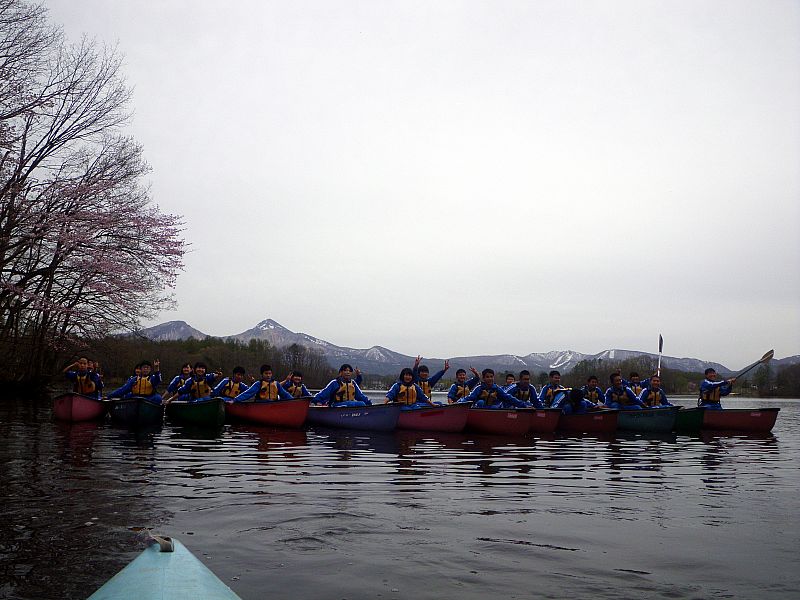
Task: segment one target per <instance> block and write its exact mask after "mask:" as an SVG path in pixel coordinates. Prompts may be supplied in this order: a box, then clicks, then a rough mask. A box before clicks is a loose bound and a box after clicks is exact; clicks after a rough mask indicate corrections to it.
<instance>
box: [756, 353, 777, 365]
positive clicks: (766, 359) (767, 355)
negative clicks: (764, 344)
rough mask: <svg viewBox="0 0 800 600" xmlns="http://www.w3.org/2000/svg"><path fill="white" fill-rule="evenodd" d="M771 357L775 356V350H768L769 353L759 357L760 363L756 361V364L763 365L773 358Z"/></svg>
mask: <svg viewBox="0 0 800 600" xmlns="http://www.w3.org/2000/svg"><path fill="white" fill-rule="evenodd" d="M773 356H775V350H770V351H769V352H767V353H766V354H764V356H762V357H761V360H760V361H758V362H762V363H765V362H767V361H768V360H772V357H773Z"/></svg>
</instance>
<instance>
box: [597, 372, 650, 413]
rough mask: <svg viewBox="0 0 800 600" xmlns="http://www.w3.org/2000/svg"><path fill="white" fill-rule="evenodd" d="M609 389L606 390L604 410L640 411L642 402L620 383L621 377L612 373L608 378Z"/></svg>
mask: <svg viewBox="0 0 800 600" xmlns="http://www.w3.org/2000/svg"><path fill="white" fill-rule="evenodd" d="M609 380H610V381H611V387H610V388H608V389H607V390H606V401H605V404H606V408H615V409H618V410H641V409H642V408H643V407H642V402H641V400H639V398H637V397H636V394H634V393H633V390H631V388H629V387H628V386H626V385H623V383H622V375H620V374H619V373H613V374H612V375H611V377H609Z"/></svg>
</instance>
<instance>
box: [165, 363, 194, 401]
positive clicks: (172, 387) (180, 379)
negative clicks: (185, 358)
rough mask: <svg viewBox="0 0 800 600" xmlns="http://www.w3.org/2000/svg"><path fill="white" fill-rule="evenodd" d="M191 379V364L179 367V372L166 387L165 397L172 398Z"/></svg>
mask: <svg viewBox="0 0 800 600" xmlns="http://www.w3.org/2000/svg"><path fill="white" fill-rule="evenodd" d="M191 378H192V365H191V363H186V364H184V365H183V366H182V367H181V372H180V373H178V374H177V375H175V377H173V378H172V381H170V382H169V385H167V397H168V398H169V397H172V396H174V395H176V394H177V393H178V390H179V389H180V388H181V386H183V385H184V384H185V383H186V382H187V381H189V380H190V379H191Z"/></svg>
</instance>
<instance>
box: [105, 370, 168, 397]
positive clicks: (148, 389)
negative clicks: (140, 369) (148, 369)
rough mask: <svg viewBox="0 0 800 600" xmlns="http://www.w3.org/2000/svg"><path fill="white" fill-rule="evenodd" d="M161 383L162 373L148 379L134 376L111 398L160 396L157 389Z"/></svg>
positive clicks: (152, 374) (149, 376)
mask: <svg viewBox="0 0 800 600" xmlns="http://www.w3.org/2000/svg"><path fill="white" fill-rule="evenodd" d="M160 383H161V373H160V372H159V371H155V372H154V373H151V374H150V375H147V376H146V377H145V376H144V375H133V376H132V377H130V378H128V381H126V382H125V383H124V384H123V385H122V387H119V388H117V389H115V390H114V391H113V392H111V393H110V394H109V395H108V397H109V398H125V397H128V396H141V397H143V398H147V397H149V396H156V395H158V391H157V390H156V388H157V387H158V386H159V384H160Z"/></svg>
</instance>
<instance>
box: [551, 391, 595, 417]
mask: <svg viewBox="0 0 800 600" xmlns="http://www.w3.org/2000/svg"><path fill="white" fill-rule="evenodd" d="M551 408H560V409H561V412H562V413H563V414H565V415H582V414H585V413H587V412H590V411H593V410H599V408H600V407H598V406H597V405H596V404H595V403H594V402H592V401H590V400H586V398H584V392H583V388H572V389H571V390H569V391H568V392H563V393H560V394H558V395H556V399H555V400H554V401H553V405H552V406H551Z"/></svg>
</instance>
